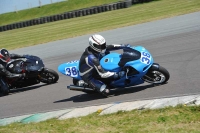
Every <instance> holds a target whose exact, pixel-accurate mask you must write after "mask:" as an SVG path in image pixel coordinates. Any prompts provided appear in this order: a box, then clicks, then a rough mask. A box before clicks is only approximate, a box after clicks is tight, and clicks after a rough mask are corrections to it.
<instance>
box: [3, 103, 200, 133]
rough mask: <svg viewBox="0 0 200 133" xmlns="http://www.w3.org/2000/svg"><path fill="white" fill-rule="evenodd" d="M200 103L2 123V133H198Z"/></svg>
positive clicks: (199, 130) (199, 128) (199, 129)
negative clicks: (196, 104) (198, 104)
mask: <svg viewBox="0 0 200 133" xmlns="http://www.w3.org/2000/svg"><path fill="white" fill-rule="evenodd" d="M199 125H200V106H182V105H179V106H177V107H175V108H173V107H167V108H163V109H156V110H133V111H130V112H123V111H120V112H117V113H114V114H108V115H98V113H94V114H91V115H88V116H85V117H79V118H71V119H66V120H57V119H51V120H47V121H44V122H40V123H29V124H22V123H13V124H10V125H7V126H1V127H0V132H1V133H102V132H103V133H199V132H200V127H199Z"/></svg>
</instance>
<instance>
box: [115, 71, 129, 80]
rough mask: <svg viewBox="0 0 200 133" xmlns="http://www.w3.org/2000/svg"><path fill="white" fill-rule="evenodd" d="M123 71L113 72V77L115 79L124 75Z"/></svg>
mask: <svg viewBox="0 0 200 133" xmlns="http://www.w3.org/2000/svg"><path fill="white" fill-rule="evenodd" d="M125 73H126V72H125V71H120V72H118V73H115V74H114V79H117V78H122V77H123V76H124V75H125Z"/></svg>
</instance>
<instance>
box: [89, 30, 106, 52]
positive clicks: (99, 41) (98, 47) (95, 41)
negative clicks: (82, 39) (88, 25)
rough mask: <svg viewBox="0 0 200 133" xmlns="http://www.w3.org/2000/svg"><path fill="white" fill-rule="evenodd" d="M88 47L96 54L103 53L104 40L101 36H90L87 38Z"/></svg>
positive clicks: (104, 47) (104, 48)
mask: <svg viewBox="0 0 200 133" xmlns="http://www.w3.org/2000/svg"><path fill="white" fill-rule="evenodd" d="M89 45H90V47H91V48H92V49H94V50H95V51H97V52H101V53H104V52H105V50H106V40H105V38H104V37H103V36H101V35H97V34H95V35H92V36H91V37H90V38H89Z"/></svg>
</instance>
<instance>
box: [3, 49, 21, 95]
mask: <svg viewBox="0 0 200 133" xmlns="http://www.w3.org/2000/svg"><path fill="white" fill-rule="evenodd" d="M17 58H23V56H22V55H18V54H9V52H8V50H6V49H4V48H3V49H0V76H5V77H7V78H14V77H16V78H20V77H23V76H24V75H23V74H15V73H11V72H10V71H8V70H7V69H6V65H7V63H8V62H9V61H10V60H11V59H17ZM0 84H1V88H2V89H3V91H5V92H6V91H7V89H8V88H7V87H6V86H5V83H4V81H3V79H1V80H0ZM3 85H4V86H3Z"/></svg>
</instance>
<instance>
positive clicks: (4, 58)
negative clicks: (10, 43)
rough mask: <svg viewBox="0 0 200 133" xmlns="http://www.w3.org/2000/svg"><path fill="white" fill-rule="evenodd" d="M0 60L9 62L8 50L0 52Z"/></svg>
mask: <svg viewBox="0 0 200 133" xmlns="http://www.w3.org/2000/svg"><path fill="white" fill-rule="evenodd" d="M0 60H2V61H3V62H8V61H10V54H9V52H8V50H6V49H1V50H0Z"/></svg>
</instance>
